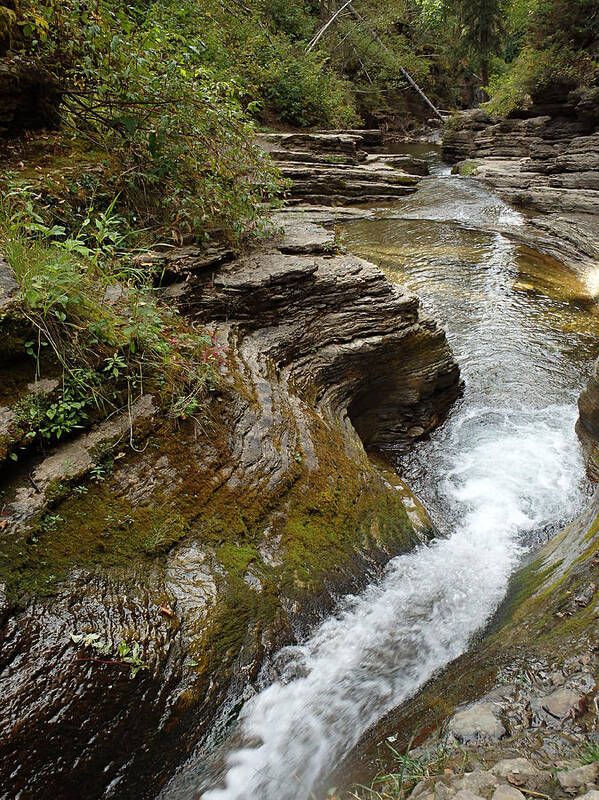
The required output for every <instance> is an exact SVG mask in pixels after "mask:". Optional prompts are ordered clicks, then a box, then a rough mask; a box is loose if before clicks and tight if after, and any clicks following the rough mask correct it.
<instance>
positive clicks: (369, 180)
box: [260, 131, 428, 205]
mask: <svg viewBox="0 0 599 800" xmlns="http://www.w3.org/2000/svg"><path fill="white" fill-rule="evenodd" d="M260 141H261V144H262V146H263V148H264V149H265V150H266V152H268V153H269V155H270V156H271V158H273V159H274V160H275V161H278V162H279V167H280V170H281V173H282V174H283V175H284V176H285V177H286V178H288V179H289V180H290V181H291V185H290V189H289V200H290V202H291V203H292V204H293V203H305V202H306V200H307V201H308V202H311V203H322V204H324V205H352V204H358V203H359V204H364V203H374V202H392V201H394V200H396V199H397V198H398V197H403V196H405V195H407V194H411V193H412V192H414V191H415V190H416V185H417V184H418V181H419V179H420V178H421V177H422V176H423V175H426V174H427V173H428V166H427V164H426V161H424V160H423V159H418V158H413V157H411V156H402V155H399V156H395V155H389V154H378V153H374V154H373V153H370V155H369V154H367V152H366V150H367V149H368V150H371V149H372V148H375V149H376V148H380V147H381V146H382V143H383V142H382V134H381V132H380V131H364V132H360V131H345V132H341V131H338V132H334V133H331V132H327V133H291V134H290V133H272V134H262V135H261V136H260Z"/></svg>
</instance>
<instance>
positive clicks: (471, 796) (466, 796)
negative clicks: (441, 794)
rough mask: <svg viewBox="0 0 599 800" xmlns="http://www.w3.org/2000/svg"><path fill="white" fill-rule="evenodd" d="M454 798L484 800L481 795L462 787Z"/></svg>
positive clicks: (458, 799) (459, 799)
mask: <svg viewBox="0 0 599 800" xmlns="http://www.w3.org/2000/svg"><path fill="white" fill-rule="evenodd" d="M453 797H454V800H482V798H481V796H480V795H478V794H474V793H473V792H470V791H468V789H460V791H459V792H456V793H455V794H454V795H453Z"/></svg>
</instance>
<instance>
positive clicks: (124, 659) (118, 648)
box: [70, 633, 150, 678]
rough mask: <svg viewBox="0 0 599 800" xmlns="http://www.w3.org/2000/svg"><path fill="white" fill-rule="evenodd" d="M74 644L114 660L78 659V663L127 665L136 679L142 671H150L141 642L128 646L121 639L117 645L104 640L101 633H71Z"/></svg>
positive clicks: (109, 640)
mask: <svg viewBox="0 0 599 800" xmlns="http://www.w3.org/2000/svg"><path fill="white" fill-rule="evenodd" d="M70 637H71V641H72V642H73V644H80V645H82V646H83V648H84V649H91V650H94V651H95V652H96V653H97V655H99V656H112V658H107V659H100V658H78V659H77V661H95V662H97V663H99V664H117V665H126V666H128V667H129V668H130V670H131V671H130V675H131V677H132V678H134V677H135V676H136V675H137V673H138V672H139V671H140V670H142V669H149V668H150V667H149V665H148V664H146V663H145V662H144V661H142V658H141V648H140V645H139V642H132V643H131V644H128V643H127V642H126V641H125V640H124V639H121V640H120V641H119V642H118V643H117V644H116V645H114V644H113V642H112V640H111V639H103V638H102V637H101V636H100V634H99V633H71V634H70Z"/></svg>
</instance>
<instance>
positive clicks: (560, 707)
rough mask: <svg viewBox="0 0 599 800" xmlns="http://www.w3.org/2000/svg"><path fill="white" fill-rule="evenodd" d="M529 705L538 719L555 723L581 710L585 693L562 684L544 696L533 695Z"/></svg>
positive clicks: (571, 716)
mask: <svg viewBox="0 0 599 800" xmlns="http://www.w3.org/2000/svg"><path fill="white" fill-rule="evenodd" d="M530 705H531V710H532V711H533V713H534V714H535V715H536V717H537V718H538V719H539V720H542V721H544V722H546V723H547V724H549V725H556V724H560V723H561V722H563V721H564V720H565V719H567V718H574V717H575V716H576V715H577V714H579V713H580V712H581V711H582V709H583V707H584V705H585V695H584V694H583V693H581V691H580V690H577V689H573V688H569V687H568V686H563V687H561V688H560V689H557V690H556V691H555V692H552V693H551V694H549V695H546V696H544V697H533V698H532V699H531V704H530Z"/></svg>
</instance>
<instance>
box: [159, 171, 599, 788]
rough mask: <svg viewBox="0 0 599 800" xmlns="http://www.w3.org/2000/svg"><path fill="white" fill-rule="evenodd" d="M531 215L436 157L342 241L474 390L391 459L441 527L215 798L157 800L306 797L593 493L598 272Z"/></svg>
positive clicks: (355, 604) (287, 703)
mask: <svg viewBox="0 0 599 800" xmlns="http://www.w3.org/2000/svg"><path fill="white" fill-rule="evenodd" d="M523 224H524V220H523V218H522V217H521V216H520V215H519V214H518V213H517V212H516V211H514V210H513V209H511V208H510V207H508V206H507V205H506V204H505V203H503V202H502V201H501V200H499V199H497V198H496V197H494V196H493V195H492V194H491V193H490V192H488V191H487V190H485V189H484V188H483V187H481V186H480V185H478V184H477V183H476V182H474V181H472V180H470V179H467V178H458V177H451V176H450V175H449V171H448V170H447V168H445V167H444V166H443V165H441V164H440V162H439V161H438V158H436V157H435V160H434V167H433V175H432V176H431V177H430V178H427V179H425V180H424V181H423V182H422V183H421V185H420V188H419V190H418V191H417V192H416V193H415V194H414V195H412V196H410V197H409V198H406V199H404V200H402V201H400V202H398V203H397V204H395V205H394V206H392V207H389V208H387V209H384V210H380V211H379V212H378V215H377V219H368V220H362V221H358V222H354V223H351V224H347V225H346V226H345V229H344V232H343V243H344V245H345V246H346V247H347V248H348V249H349V250H351V251H352V252H354V253H357V254H359V255H361V256H363V257H365V258H367V259H368V260H370V261H373V262H374V263H377V264H379V265H380V266H381V267H382V268H383V269H384V270H385V272H386V273H387V275H388V276H389V278H390V279H391V280H393V281H396V282H398V283H401V284H404V285H405V286H407V287H408V288H409V289H411V290H413V291H414V292H416V293H418V294H419V295H420V297H421V299H422V301H423V304H424V307H425V308H427V309H428V310H429V311H430V312H431V314H432V315H433V316H434V317H435V318H436V319H438V320H439V321H440V323H441V324H442V325H443V326H444V327H445V330H446V332H447V336H448V339H449V341H450V343H451V345H452V347H453V349H454V352H455V354H456V357H457V360H458V362H459V364H460V366H461V369H462V375H463V378H464V380H465V392H464V396H463V398H462V399H461V400H460V401H459V402H458V403H457V404H456V406H455V407H454V409H453V410H452V412H451V414H450V417H449V419H448V420H447V421H446V422H445V423H444V424H443V425H442V426H441V427H440V428H438V429H437V430H436V431H435V432H434V433H433V434H432V436H430V437H429V438H428V439H427V440H426V441H422V442H419V443H418V444H417V445H416V446H415V447H414V448H412V449H411V450H409V451H408V452H406V451H405V449H400V448H396V449H394V448H391V450H390V451H389V454H388V455H389V457H390V458H391V459H392V460H393V461H394V462H395V464H396V466H397V469H398V471H399V473H400V475H401V476H402V478H404V479H405V480H406V482H407V483H408V485H409V486H410V487H411V488H412V490H413V491H414V492H415V493H416V494H417V495H418V497H419V498H420V499H421V500H422V501H423V503H424V505H425V506H426V508H427V509H428V511H429V513H430V514H431V516H432V519H433V521H434V523H435V525H436V527H437V529H438V531H439V536H438V538H437V539H436V540H434V541H433V542H432V543H431V544H429V545H427V546H422V547H421V548H419V549H418V550H417V551H415V552H413V553H411V554H409V555H405V556H400V557H398V558H396V559H394V560H393V561H392V562H391V563H390V564H389V567H388V569H387V571H386V574H385V576H384V577H383V579H382V580H381V581H380V582H379V583H377V584H374V585H371V586H369V587H368V588H367V589H366V590H365V591H364V592H363V593H362V594H360V595H359V596H354V597H348V598H344V599H343V600H342V601H341V603H340V605H339V608H338V611H337V613H336V614H335V615H334V616H332V617H330V618H328V619H327V620H325V621H324V622H323V623H322V624H321V625H320V626H319V627H318V628H317V629H316V630H315V631H314V632H313V633H312V635H311V636H310V637H309V638H308V639H307V640H306V641H305V642H303V643H302V644H300V645H298V646H295V647H288V648H285V649H284V650H282V651H281V652H280V653H279V655H278V657H277V663H276V669H277V671H278V676H279V677H278V679H277V680H275V681H274V682H271V683H270V684H269V685H267V686H265V688H264V689H263V690H262V691H261V692H259V693H258V694H257V695H255V696H254V697H253V698H252V699H251V700H249V701H248V702H247V703H246V705H245V707H244V708H243V710H242V712H241V715H240V719H239V723H238V726H237V730H236V732H235V734H234V737H235V742H236V744H235V746H234V747H230V751H229V753H228V756H227V767H226V769H225V770H224V773H223V775H222V778H221V781H220V784H218V785H217V786H214V783H215V781H214V778H213V777H212V778H210V779H206V777H205V773H204V777H201V770H199V769H194V768H193V767H192V768H191V770H190V771H189V772H188V773H187V774H188V779H187V780H186V782H185V787H183V786H182V785H181V784H180V783H179V784H177V786H176V787H175V786H173V787H171V789H168V788H167V790H166V791H165V792H164V797H168V798H171V797H177V798H182V797H187V796H189V797H197V796H201V797H203V798H204V799H205V800H242V798H243V800H254V798H255V800H258V798H260V800H275V799H276V800H303V799H304V798H308V797H310V796H313V795H312V794H311V793H312V792H317V793H323V790H326V787H327V779H328V776H329V775H331V774H332V773H333V771H334V768H335V766H336V765H337V764H338V763H339V762H340V761H341V760H342V759H343V758H344V757H345V756H347V754H348V752H349V751H350V750H351V749H352V747H353V746H354V745H355V744H356V743H357V742H358V741H359V739H360V737H361V735H362V734H363V733H364V731H366V730H367V728H369V727H370V726H372V725H374V724H376V723H377V721H378V720H380V719H381V718H382V717H383V716H384V715H385V714H386V713H387V712H388V711H389V710H390V709H392V708H394V707H396V706H398V705H399V704H400V703H401V702H402V701H404V700H405V699H406V698H407V697H409V696H411V695H413V694H414V693H415V692H416V691H417V690H418V688H419V687H420V686H421V685H422V684H423V683H424V682H425V681H426V680H427V679H428V678H429V677H430V676H431V675H433V674H434V673H435V672H436V671H437V670H439V669H440V668H441V667H443V666H444V665H445V664H447V663H448V662H449V661H450V660H452V659H453V658H455V657H456V656H458V655H459V654H461V653H462V652H464V650H465V649H466V648H467V647H468V644H469V642H470V641H471V639H472V637H473V635H474V634H475V633H476V632H477V631H479V630H480V629H481V628H482V627H483V626H484V625H485V623H486V622H487V621H488V620H489V618H490V617H491V616H492V614H493V613H494V611H495V610H496V609H497V607H498V605H499V603H500V602H501V600H502V598H503V597H504V595H505V592H506V589H507V586H508V581H509V578H510V576H511V575H512V574H513V572H514V570H515V569H516V568H517V567H518V565H519V564H520V563H521V562H522V559H523V558H524V557H525V556H526V554H527V553H530V551H531V550H532V549H533V548H534V547H536V546H537V545H538V544H540V543H541V542H543V541H546V540H547V538H548V537H549V536H550V535H551V534H552V533H553V532H555V531H556V530H557V529H559V528H560V527H562V526H563V525H564V524H565V523H567V522H568V521H569V520H571V519H572V518H573V517H574V516H575V515H576V514H577V513H578V512H579V510H580V509H581V508H582V506H583V504H584V501H585V498H586V496H587V493H588V486H587V484H586V480H585V470H584V463H583V459H582V454H581V448H580V445H579V443H578V441H577V438H576V435H575V432H574V424H575V421H576V417H577V409H576V399H577V396H578V394H579V393H580V391H581V389H582V388H583V386H584V383H585V381H586V378H587V376H588V374H589V371H590V368H591V364H592V360H593V358H594V357H595V356H596V355H597V352H596V350H597V348H596V342H597V341H598V339H599V314H598V312H597V308H596V304H595V302H594V299H593V296H592V289H591V286H592V282H593V276H588V279H587V278H585V276H581V275H577V274H576V273H575V272H574V271H571V270H569V269H568V268H566V267H565V266H564V265H563V264H561V263H560V262H558V261H556V260H555V259H553V258H551V257H549V256H544V255H542V254H540V253H539V252H537V251H536V250H535V249H534V248H532V247H531V246H530V245H526V244H522V243H521V241H522V238H523V237H522V236H521V235H520V230H519V229H521V228H522V226H523Z"/></svg>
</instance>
